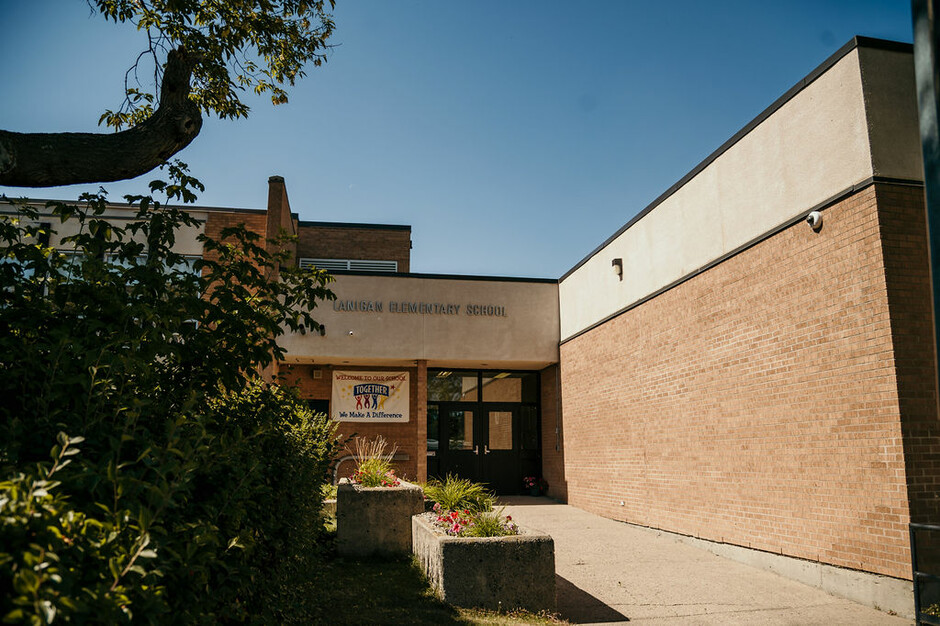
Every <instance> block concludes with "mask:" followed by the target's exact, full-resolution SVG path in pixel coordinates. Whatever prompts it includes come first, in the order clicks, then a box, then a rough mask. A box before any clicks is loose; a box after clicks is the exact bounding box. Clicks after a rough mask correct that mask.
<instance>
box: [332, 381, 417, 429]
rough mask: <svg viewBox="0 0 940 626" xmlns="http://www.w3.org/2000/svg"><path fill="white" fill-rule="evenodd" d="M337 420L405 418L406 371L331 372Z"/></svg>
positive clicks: (364, 420)
mask: <svg viewBox="0 0 940 626" xmlns="http://www.w3.org/2000/svg"><path fill="white" fill-rule="evenodd" d="M331 407H332V408H331V412H332V414H333V415H332V417H333V419H334V420H336V421H338V422H407V421H408V407H409V404H408V372H337V371H334V372H333V401H332V403H331Z"/></svg>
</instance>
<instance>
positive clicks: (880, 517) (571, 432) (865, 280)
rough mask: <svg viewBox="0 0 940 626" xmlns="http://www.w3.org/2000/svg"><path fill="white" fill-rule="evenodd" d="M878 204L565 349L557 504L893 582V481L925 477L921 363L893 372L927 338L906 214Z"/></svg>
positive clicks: (764, 247) (918, 205)
mask: <svg viewBox="0 0 940 626" xmlns="http://www.w3.org/2000/svg"><path fill="white" fill-rule="evenodd" d="M919 193H920V194H922V193H923V192H922V190H920V191H919ZM882 197H883V198H884V208H883V214H882V215H881V216H880V215H879V211H878V205H877V203H876V190H875V187H874V186H869V187H867V188H865V189H863V190H861V191H859V192H857V193H856V194H854V195H853V196H850V197H848V198H847V199H844V200H843V201H840V202H838V203H836V204H835V205H833V206H831V207H829V208H827V209H826V210H824V211H823V215H824V217H825V224H824V226H823V228H822V230H821V231H820V232H819V233H815V232H813V231H812V230H811V229H810V228H809V227H808V226H807V225H806V224H804V223H802V222H799V223H797V224H795V225H793V226H792V227H790V228H788V229H786V230H784V231H782V232H780V233H778V234H776V235H774V236H772V237H770V238H768V239H766V240H764V241H763V242H761V243H759V244H757V245H755V246H754V247H752V248H750V249H748V250H746V251H744V252H742V253H740V254H738V255H736V256H734V257H732V258H730V259H728V260H726V261H725V262H723V263H721V264H719V265H718V266H716V267H714V268H712V269H710V270H708V271H707V272H704V273H703V274H700V275H699V276H696V277H694V278H692V279H690V280H688V281H686V282H685V283H682V284H681V285H679V286H677V287H675V288H673V289H671V290H669V291H667V292H665V293H663V294H661V295H660V296H658V297H656V298H654V299H652V300H650V301H649V302H647V303H645V304H643V305H641V306H639V307H637V308H635V309H633V310H630V311H628V312H626V313H624V314H622V315H620V316H618V317H615V318H613V319H612V320H610V321H608V322H607V323H605V324H603V325H602V326H599V327H597V328H595V329H593V330H590V331H588V332H587V333H585V334H583V335H581V336H579V337H576V338H574V339H572V340H571V341H568V342H566V343H565V344H563V345H562V346H561V381H562V389H563V390H564V394H563V397H562V403H563V411H564V451H563V454H564V456H563V461H562V463H563V467H564V472H565V479H566V481H567V496H568V502H569V503H570V504H573V505H575V506H578V507H582V508H585V509H588V510H591V511H594V512H597V513H599V514H601V515H604V516H606V517H611V518H614V519H620V520H625V521H629V522H632V523H636V524H642V525H645V526H651V527H655V528H662V529H666V530H670V531H674V532H678V533H683V534H687V535H694V536H697V537H702V538H705V539H710V540H714V541H723V542H728V543H733V544H737V545H742V546H746V547H751V548H757V549H760V550H766V551H770V552H775V553H781V554H785V555H790V556H794V557H799V558H805V559H811V560H819V561H822V562H825V563H830V564H833V565H837V566H844V567H850V568H856V569H862V570H866V571H872V572H877V573H881V574H887V575H890V576H896V577H901V578H910V553H909V547H908V537H907V526H906V525H907V523H908V521H909V510H908V491H907V486H906V476H907V474H908V472H909V471H912V470H914V471H916V472H924V474H923V475H918V476H915V477H914V480H913V483H914V486H913V487H912V489H913V492H912V498H914V495H915V494H922V495H921V496H917V497H918V498H919V500H918V502H920V501H927V500H928V498H927V490H928V488H931V489H935V487H936V476H937V465H936V462H935V461H934V460H933V459H935V458H936V452H937V442H936V434H937V428H936V424H937V421H936V420H937V417H936V413H935V410H934V408H933V407H934V403H935V400H934V397H933V395H932V386H931V385H926V384H925V383H924V382H923V379H924V376H925V375H926V374H928V373H929V374H931V380H932V365H931V364H929V363H928V362H926V361H924V360H923V359H922V358H912V359H910V360H907V359H908V357H909V356H911V355H913V354H914V353H917V354H920V352H921V351H922V349H923V347H924V346H925V345H930V344H929V342H930V341H931V339H930V335H929V334H925V333H928V331H929V326H925V325H924V323H922V322H923V320H922V319H921V318H923V317H924V311H925V310H929V309H928V308H925V307H929V301H928V302H924V298H925V291H924V276H923V274H922V272H921V269H920V264H921V263H922V262H923V259H922V254H920V252H921V251H922V247H923V242H922V241H919V239H921V240H922V238H923V225H922V221H923V217H922V215H923V204H922V202H923V201H922V195H918V193H917V192H916V191H911V190H907V189H904V188H901V189H898V188H892V187H879V190H878V194H877V198H882ZM918 220H920V221H918ZM888 222H890V224H888ZM899 222H902V223H899ZM917 224H920V226H917ZM881 228H884V240H882V233H881V230H880V229H881ZM895 231H897V232H895ZM886 258H887V260H888V261H889V262H888V268H887V272H886V269H885V259H886ZM886 276H887V279H888V280H889V281H892V282H891V284H890V288H889V285H888V284H887V283H886ZM624 279H625V280H629V279H630V277H629V276H625V277H624ZM889 305H893V307H892V308H890V309H889ZM927 323H928V324H929V321H928V322H927ZM895 349H897V350H899V353H898V355H899V356H900V355H903V357H904V359H905V362H903V363H901V364H900V365H899V366H897V367H896V356H895ZM543 380H544V377H543ZM928 387H930V389H928ZM902 415H903V419H902ZM549 423H550V422H548V421H546V420H543V425H547V424H549ZM543 428H544V426H543ZM545 430H546V431H547V430H548V429H545ZM547 434H548V433H547V432H545V433H543V437H545V436H546V435H547ZM905 436H906V437H908V439H909V441H908V443H907V450H905V441H904V438H903V437H905ZM911 437H914V439H911ZM543 441H544V439H543ZM544 442H545V448H544V449H545V451H546V460H545V462H544V467H546V468H547V469H549V470H550V471H557V470H556V469H555V468H557V466H558V463H557V462H555V461H551V460H550V459H549V457H548V452H549V450H550V447H549V445H548V443H549V442H548V441H544ZM905 451H906V452H907V457H906V456H905ZM912 454H913V455H914V457H916V458H913V457H912ZM906 458H907V459H908V463H907V465H906V464H905V459H906ZM915 465H916V468H915V467H914V466H915ZM549 480H550V482H551V479H549ZM621 503H622V504H621ZM918 506H920V504H918ZM925 508H928V507H926V506H925ZM934 521H937V520H936V519H935V520H934Z"/></svg>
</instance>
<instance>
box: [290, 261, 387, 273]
mask: <svg viewBox="0 0 940 626" xmlns="http://www.w3.org/2000/svg"><path fill="white" fill-rule="evenodd" d="M311 267H318V268H320V269H321V270H326V271H328V272H329V271H332V270H352V271H355V272H397V271H398V261H377V260H376V261H370V260H365V259H309V258H306V259H300V268H301V269H308V268H311Z"/></svg>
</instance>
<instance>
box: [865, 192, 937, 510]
mask: <svg viewBox="0 0 940 626" xmlns="http://www.w3.org/2000/svg"><path fill="white" fill-rule="evenodd" d="M876 197H877V199H878V208H879V210H878V213H879V223H880V227H881V248H882V254H883V255H884V261H885V277H886V283H887V287H888V302H889V307H890V308H889V310H890V315H891V334H892V337H893V342H894V355H895V364H896V370H895V372H896V376H897V386H898V404H899V409H900V415H901V429H902V432H903V437H904V459H905V467H906V473H907V494H908V499H909V501H910V515H911V521H912V522H919V523H927V524H937V523H940V424H938V421H937V411H936V408H937V395H936V394H937V386H936V383H937V378H936V374H935V369H934V367H935V366H934V355H933V350H932V349H931V345H932V341H933V328H932V326H931V321H932V317H931V307H930V259H929V256H928V252H927V223H926V212H925V211H924V190H923V188H921V187H902V186H898V185H879V186H878V187H877V188H876Z"/></svg>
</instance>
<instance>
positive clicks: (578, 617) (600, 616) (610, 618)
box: [555, 574, 630, 624]
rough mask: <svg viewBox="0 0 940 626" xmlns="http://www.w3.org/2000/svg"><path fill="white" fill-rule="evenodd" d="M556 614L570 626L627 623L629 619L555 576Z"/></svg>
mask: <svg viewBox="0 0 940 626" xmlns="http://www.w3.org/2000/svg"><path fill="white" fill-rule="evenodd" d="M555 592H556V594H557V597H558V613H559V614H560V615H561V617H563V618H564V619H566V620H568V621H569V622H571V623H572V624H597V623H603V622H629V621H630V618H629V617H627V616H626V615H624V614H623V613H621V612H620V611H617V610H616V609H613V608H611V607H609V606H607V605H606V604H604V603H603V602H601V601H600V600H598V599H597V598H595V597H594V596H592V595H591V594H589V593H588V592H587V591H585V590H583V589H581V588H579V587H576V586H575V585H574V584H573V583H571V582H570V581H568V580H566V579H564V578H562V577H561V576H559V575H558V574H555Z"/></svg>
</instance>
